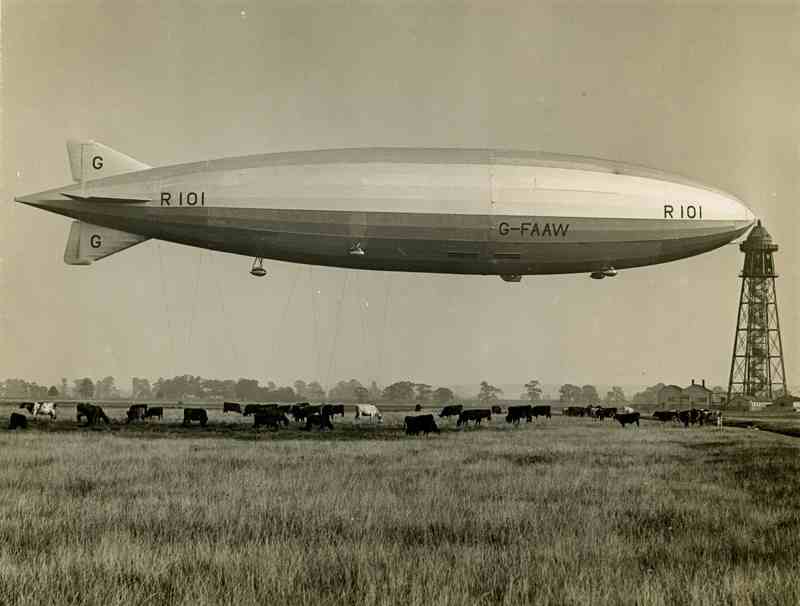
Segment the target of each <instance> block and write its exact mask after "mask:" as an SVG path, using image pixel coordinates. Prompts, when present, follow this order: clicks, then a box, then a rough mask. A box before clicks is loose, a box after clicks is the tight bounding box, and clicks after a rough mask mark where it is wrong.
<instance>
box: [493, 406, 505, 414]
mask: <svg viewBox="0 0 800 606" xmlns="http://www.w3.org/2000/svg"><path fill="white" fill-rule="evenodd" d="M492 414H493V415H501V414H503V407H502V406H498V405H497V404H495V405H493V406H492Z"/></svg>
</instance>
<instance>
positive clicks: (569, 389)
mask: <svg viewBox="0 0 800 606" xmlns="http://www.w3.org/2000/svg"><path fill="white" fill-rule="evenodd" d="M558 393H559V400H560V401H561V403H562V404H577V403H578V402H580V401H581V393H582V392H581V388H580V387H578V386H577V385H572V384H571V383H565V384H564V385H562V386H561V388H560V389H559V390H558Z"/></svg>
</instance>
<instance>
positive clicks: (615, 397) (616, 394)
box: [606, 385, 625, 404]
mask: <svg viewBox="0 0 800 606" xmlns="http://www.w3.org/2000/svg"><path fill="white" fill-rule="evenodd" d="M624 403H625V392H624V391H622V388H621V387H618V386H616V385H614V386H613V387H612V388H611V391H609V392H608V393H607V394H606V404H624Z"/></svg>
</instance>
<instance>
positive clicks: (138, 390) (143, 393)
mask: <svg viewBox="0 0 800 606" xmlns="http://www.w3.org/2000/svg"><path fill="white" fill-rule="evenodd" d="M131 385H132V389H131V397H132V398H133V399H134V400H136V399H139V400H148V399H150V398H152V397H153V390H152V388H151V387H150V381H148V380H147V379H141V378H139V377H133V379H131Z"/></svg>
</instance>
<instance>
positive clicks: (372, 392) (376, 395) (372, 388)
mask: <svg viewBox="0 0 800 606" xmlns="http://www.w3.org/2000/svg"><path fill="white" fill-rule="evenodd" d="M380 397H381V388H380V387H378V384H377V383H376V382H375V381H372V382H371V383H370V384H369V401H370V402H377V401H378V399H380Z"/></svg>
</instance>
